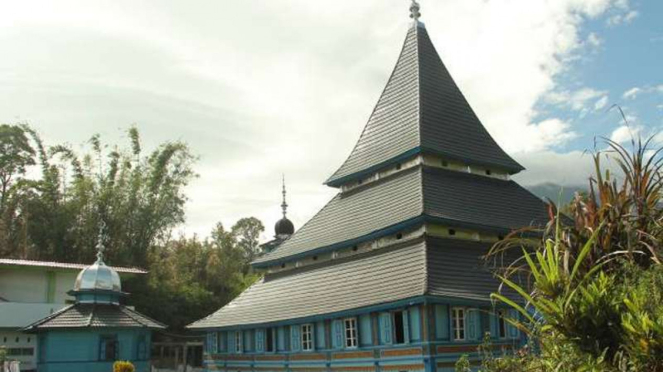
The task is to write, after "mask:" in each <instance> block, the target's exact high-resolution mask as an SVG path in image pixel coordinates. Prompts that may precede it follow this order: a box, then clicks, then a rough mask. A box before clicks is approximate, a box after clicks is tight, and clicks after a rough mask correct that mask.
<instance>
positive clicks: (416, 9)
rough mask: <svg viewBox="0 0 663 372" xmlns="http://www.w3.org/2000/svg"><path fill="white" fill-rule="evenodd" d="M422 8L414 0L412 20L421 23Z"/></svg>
mask: <svg viewBox="0 0 663 372" xmlns="http://www.w3.org/2000/svg"><path fill="white" fill-rule="evenodd" d="M420 10H421V6H420V5H419V3H418V2H417V0H412V5H410V18H412V19H414V21H415V22H419V18H420V17H421V12H420Z"/></svg>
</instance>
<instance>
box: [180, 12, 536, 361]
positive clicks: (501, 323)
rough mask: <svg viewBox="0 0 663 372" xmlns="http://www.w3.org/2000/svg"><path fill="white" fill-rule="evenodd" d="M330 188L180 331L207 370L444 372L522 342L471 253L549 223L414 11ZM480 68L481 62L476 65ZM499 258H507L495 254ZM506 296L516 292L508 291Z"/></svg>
mask: <svg viewBox="0 0 663 372" xmlns="http://www.w3.org/2000/svg"><path fill="white" fill-rule="evenodd" d="M410 11H411V17H412V18H413V22H412V24H411V26H410V27H409V29H408V31H407V35H406V36H405V42H404V44H403V48H402V51H401V54H400V57H399V58H398V61H397V63H396V66H395V68H394V70H393V73H392V75H391V77H390V78H389V81H388V82H387V85H386V87H385V89H384V90H383V93H382V96H381V97H380V99H379V100H378V103H377V106H376V107H375V109H374V111H373V113H372V115H371V117H370V118H369V120H368V123H367V124H366V127H365V129H364V131H363V132H362V134H361V136H360V138H359V140H358V142H357V145H356V146H355V148H354V149H353V150H352V152H351V153H350V155H349V157H348V158H347V160H346V161H345V162H344V163H343V164H342V165H341V167H340V168H339V169H338V170H337V171H336V172H335V173H334V174H332V176H331V177H330V178H329V179H328V180H327V181H326V184H327V186H330V187H334V188H337V189H338V194H337V195H336V196H335V197H334V198H333V199H332V200H331V201H329V203H328V204H327V205H325V206H324V207H323V208H322V210H320V211H319V212H318V213H317V214H316V215H315V216H314V217H312V218H311V220H309V221H308V222H307V223H306V224H304V225H303V226H302V227H301V228H300V229H299V230H297V231H296V232H295V233H294V234H293V235H292V236H291V237H289V238H288V239H287V240H286V241H284V242H283V243H281V244H280V245H279V246H278V247H276V248H275V249H274V250H272V251H271V252H270V253H268V254H265V255H263V256H261V257H259V258H258V259H256V260H255V261H254V262H253V263H252V265H253V268H254V269H256V270H260V271H262V272H263V273H264V277H263V278H262V279H261V280H259V281H258V282H256V283H255V284H254V285H252V286H251V287H250V288H248V289H247V290H246V291H244V292H243V293H242V294H240V295H239V296H238V297H237V298H236V299H234V300H233V301H232V302H230V303H229V304H228V305H226V306H224V307H223V308H221V309H219V310H218V311H217V312H215V313H213V314H211V315H209V316H207V317H206V318H204V319H201V320H199V321H197V322H195V323H193V324H192V325H190V326H189V327H190V328H191V329H195V330H201V331H205V332H207V337H206V362H205V363H206V366H207V370H209V371H212V370H213V371H226V372H236V371H261V372H267V371H287V372H290V371H293V372H294V371H307V372H308V371H311V372H313V371H315V372H350V371H362V372H372V371H374V372H387V371H393V372H399V371H408V372H442V371H444V372H447V371H453V370H454V363H455V362H456V361H457V360H458V358H459V357H460V356H461V355H462V354H466V353H467V354H470V356H471V358H472V359H473V360H474V361H475V363H476V361H477V360H478V358H479V355H478V353H477V347H478V346H479V345H480V344H482V342H483V340H484V338H485V337H489V338H490V339H491V341H492V343H493V345H494V347H496V348H498V349H509V348H513V347H515V346H517V345H520V344H521V342H522V341H523V340H522V336H521V334H520V333H519V332H518V329H517V328H515V327H513V326H511V325H510V324H509V323H508V322H506V321H505V317H507V316H508V317H516V316H517V315H516V314H515V313H514V312H513V311H512V310H511V309H508V308H505V307H496V306H495V305H494V304H493V303H492V302H491V300H490V294H491V293H493V292H496V291H497V290H498V287H499V281H498V280H497V279H496V278H495V276H494V275H493V271H492V269H491V267H489V266H488V265H486V262H485V261H484V260H483V259H482V257H483V256H484V255H485V254H486V253H488V251H489V249H490V248H491V247H492V246H493V244H494V243H495V242H497V241H499V240H500V239H502V237H504V236H505V235H506V234H508V233H509V232H511V231H513V230H516V229H520V228H523V227H527V226H532V225H534V226H542V225H544V224H545V223H546V222H547V221H548V215H547V206H546V205H545V203H544V202H543V201H542V200H541V199H539V198H538V197H536V196H534V195H533V194H531V193H530V192H529V191H527V190H526V189H524V188H523V187H521V186H520V185H518V184H517V183H516V182H514V181H513V180H512V179H511V176H512V175H514V174H516V173H519V172H521V171H522V170H524V168H523V167H522V166H521V165H520V164H518V163H517V162H516V161H515V160H514V159H512V158H511V157H510V156H509V155H508V154H507V153H506V152H505V151H503V150H502V148H500V146H499V145H498V144H497V142H496V141H495V140H494V139H493V138H492V137H491V135H490V134H489V133H488V131H487V130H486V128H485V127H484V126H483V124H482V123H481V121H480V120H479V118H478V117H477V115H476V114H475V113H474V111H473V110H472V108H471V107H470V104H469V103H468V102H467V100H466V99H465V97H464V95H463V94H462V92H461V91H460V89H459V87H458V86H457V85H456V83H455V82H454V80H453V78H452V77H451V74H450V73H449V71H448V69H447V68H446V66H445V65H444V63H443V62H442V60H441V58H440V56H439V54H438V52H437V51H436V49H435V47H434V46H433V43H432V41H431V39H430V37H429V35H428V32H427V29H426V27H425V26H424V24H423V23H422V22H420V21H419V17H420V12H419V5H418V4H417V3H416V1H413V3H412V6H411V8H410ZM486 63H490V61H486ZM505 261H506V259H505ZM505 294H506V295H507V296H511V297H512V298H514V299H515V298H517V297H516V296H514V295H513V293H505Z"/></svg>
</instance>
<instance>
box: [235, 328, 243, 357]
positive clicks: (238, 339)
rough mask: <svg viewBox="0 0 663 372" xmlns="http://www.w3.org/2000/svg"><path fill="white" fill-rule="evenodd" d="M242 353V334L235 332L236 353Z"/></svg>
mask: <svg viewBox="0 0 663 372" xmlns="http://www.w3.org/2000/svg"><path fill="white" fill-rule="evenodd" d="M241 352H242V332H241V331H236V332H235V353H237V354H240V353H241Z"/></svg>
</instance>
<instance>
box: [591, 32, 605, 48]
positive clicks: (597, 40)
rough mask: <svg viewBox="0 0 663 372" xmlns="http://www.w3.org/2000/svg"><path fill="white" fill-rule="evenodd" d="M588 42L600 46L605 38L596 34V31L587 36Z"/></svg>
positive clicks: (593, 45) (595, 46)
mask: <svg viewBox="0 0 663 372" xmlns="http://www.w3.org/2000/svg"><path fill="white" fill-rule="evenodd" d="M587 43H588V44H589V45H591V46H592V47H594V48H598V47H600V46H601V45H602V44H603V40H602V39H601V38H600V37H599V35H598V34H596V32H591V33H590V34H589V35H588V36H587Z"/></svg>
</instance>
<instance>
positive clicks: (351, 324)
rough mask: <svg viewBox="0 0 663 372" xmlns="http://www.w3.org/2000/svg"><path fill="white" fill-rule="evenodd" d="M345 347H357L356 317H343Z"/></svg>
mask: <svg viewBox="0 0 663 372" xmlns="http://www.w3.org/2000/svg"><path fill="white" fill-rule="evenodd" d="M344 323H345V347H346V348H355V347H357V319H355V318H348V319H345V321H344Z"/></svg>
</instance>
